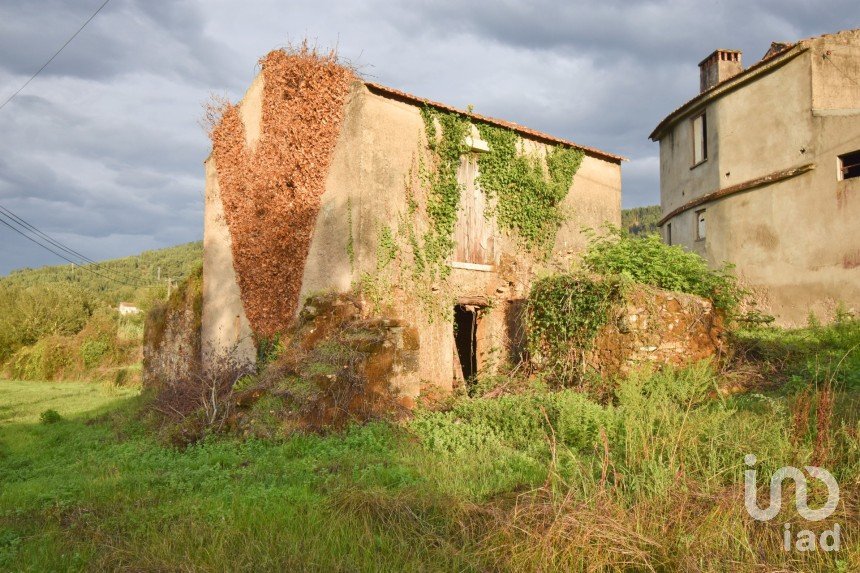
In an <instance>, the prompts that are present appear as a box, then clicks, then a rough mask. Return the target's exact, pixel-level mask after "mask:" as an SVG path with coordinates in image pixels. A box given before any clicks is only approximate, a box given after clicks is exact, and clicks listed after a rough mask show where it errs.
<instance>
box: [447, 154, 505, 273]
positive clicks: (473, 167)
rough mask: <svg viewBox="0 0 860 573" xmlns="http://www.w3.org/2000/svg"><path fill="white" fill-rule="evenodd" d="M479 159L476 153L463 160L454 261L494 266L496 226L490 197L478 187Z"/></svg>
mask: <svg viewBox="0 0 860 573" xmlns="http://www.w3.org/2000/svg"><path fill="white" fill-rule="evenodd" d="M477 179H478V160H477V159H476V157H475V155H474V154H471V153H469V154H466V155H464V156H463V157H461V158H460V168H459V169H458V171H457V182H458V183H460V186H461V191H460V209H459V212H458V215H457V224H456V226H455V227H454V241H455V247H454V262H458V263H472V264H479V265H492V264H494V263H495V230H494V223H493V221H492V220H489V219H488V218H487V216H486V214H487V209H488V205H487V198H486V196H485V195H484V193H483V191H481V189H480V187H479V186H478V185H477V183H476V181H477Z"/></svg>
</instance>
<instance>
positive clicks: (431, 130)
mask: <svg viewBox="0 0 860 573" xmlns="http://www.w3.org/2000/svg"><path fill="white" fill-rule="evenodd" d="M421 117H422V118H423V119H424V128H425V133H426V135H427V142H428V147H429V148H430V152H431V153H432V156H433V165H432V166H431V168H429V169H428V168H422V169H420V177H421V180H422V183H423V184H424V186H425V188H426V189H427V217H428V219H429V223H430V228H429V229H428V230H427V232H426V233H425V234H424V248H423V253H422V254H421V257H422V258H423V262H424V264H425V265H430V266H431V267H432V268H434V269H435V270H438V271H439V274H440V275H441V276H445V275H447V274H448V272H449V271H448V267H447V265H445V259H447V258H448V257H449V256H450V255H451V253H452V252H453V250H454V226H455V225H456V224H457V210H458V208H459V206H460V192H461V190H462V187H461V185H460V183H459V182H458V181H457V170H458V168H459V167H460V157H461V156H462V155H463V154H464V153H467V152H468V151H469V148H468V147H466V144H465V139H466V134H467V133H468V131H469V120H467V119H466V118H464V117H461V116H459V115H457V114H455V113H443V112H440V111H438V110H435V109H432V108H430V107H426V106H425V107H423V108H422V109H421ZM437 122H438V123H439V126H440V127H441V129H440V130H439V132H437V128H436V123H437ZM422 167H423V166H422Z"/></svg>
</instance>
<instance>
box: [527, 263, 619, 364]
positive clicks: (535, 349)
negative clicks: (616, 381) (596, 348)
mask: <svg viewBox="0 0 860 573" xmlns="http://www.w3.org/2000/svg"><path fill="white" fill-rule="evenodd" d="M626 284H627V281H625V280H624V278H623V277H620V276H619V277H613V276H608V277H593V276H589V275H586V274H559V275H553V276H549V277H545V278H542V279H539V280H537V281H535V283H534V284H533V285H532V289H531V293H530V294H529V300H528V306H527V309H528V312H527V321H528V328H527V332H528V346H529V351H530V352H531V353H532V355H533V356H539V357H540V358H541V361H542V362H544V364H545V366H546V367H547V368H548V369H549V370H550V371H554V372H555V373H556V374H558V373H562V372H569V371H570V367H571V366H573V365H574V364H572V363H575V361H576V358H577V356H576V353H577V352H581V351H582V350H587V349H588V348H590V347H591V345H592V343H593V342H594V339H595V337H596V336H597V333H598V332H599V331H600V329H601V328H602V327H603V326H604V325H605V324H606V323H607V322H608V321H609V318H610V314H611V312H610V311H611V310H612V308H613V307H614V306H615V305H616V304H618V303H620V302H621V301H622V300H623V297H624V288H625V285H626Z"/></svg>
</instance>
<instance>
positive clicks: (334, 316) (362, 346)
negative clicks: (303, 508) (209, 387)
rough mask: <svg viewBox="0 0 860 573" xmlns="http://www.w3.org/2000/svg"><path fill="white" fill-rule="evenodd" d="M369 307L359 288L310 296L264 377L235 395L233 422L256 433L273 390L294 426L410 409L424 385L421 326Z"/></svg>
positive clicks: (322, 425)
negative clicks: (258, 412)
mask: <svg viewBox="0 0 860 573" xmlns="http://www.w3.org/2000/svg"><path fill="white" fill-rule="evenodd" d="M370 306H371V305H369V304H367V303H365V302H364V301H363V300H362V299H361V298H360V297H358V296H355V295H352V294H334V293H332V294H325V295H317V296H313V297H310V298H309V299H308V300H307V301H306V303H305V306H304V308H303V309H302V312H301V314H300V315H299V320H298V322H297V324H296V325H295V327H294V328H293V329H291V330H289V331H287V332H285V333H284V334H283V337H284V338H282V339H281V344H282V345H283V348H282V349H281V351H280V352H279V356H278V357H277V358H276V359H275V361H274V362H272V363H270V364H268V365H266V366H265V367H264V369H263V371H262V372H261V373H260V374H259V383H258V384H256V385H255V386H254V387H252V388H249V389H247V390H245V391H242V392H240V393H239V394H238V395H237V396H236V406H237V408H236V412H235V414H234V415H233V416H232V419H231V421H230V422H231V425H232V427H233V428H234V429H235V430H237V431H238V432H239V433H242V434H245V433H248V432H253V427H254V415H253V409H254V406H255V404H256V403H257V402H258V401H259V400H260V399H262V398H264V397H267V396H268V397H271V398H275V399H277V400H280V401H282V402H283V407H281V408H279V410H278V411H275V412H273V414H274V415H277V416H280V417H281V418H282V420H281V421H282V423H283V425H284V426H285V427H286V429H288V430H293V429H300V430H313V431H320V430H328V429H337V428H340V427H342V426H344V425H345V424H347V423H349V422H365V421H368V420H372V419H379V418H398V417H401V416H403V415H406V414H407V413H408V411H409V410H411V409H412V408H413V407H414V405H415V398H416V397H417V396H418V393H419V391H420V383H419V382H420V381H419V377H418V347H419V344H418V331H417V330H416V329H415V328H413V327H410V326H409V325H407V324H406V323H405V322H404V321H402V320H398V319H391V318H379V317H376V316H372V314H371V309H370Z"/></svg>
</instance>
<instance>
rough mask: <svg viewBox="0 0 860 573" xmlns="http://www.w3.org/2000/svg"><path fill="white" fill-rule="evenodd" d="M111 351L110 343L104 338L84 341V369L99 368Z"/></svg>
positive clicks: (82, 349) (82, 354)
mask: <svg viewBox="0 0 860 573" xmlns="http://www.w3.org/2000/svg"><path fill="white" fill-rule="evenodd" d="M110 349H111V345H110V343H109V342H107V341H106V340H104V339H102V338H99V339H96V340H84V341H83V343H81V358H82V359H83V361H84V368H86V369H87V370H89V369H91V368H95V367H96V366H98V365H99V364H100V363H101V361H102V358H104V356H105V354H107V353H108V352H110Z"/></svg>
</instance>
